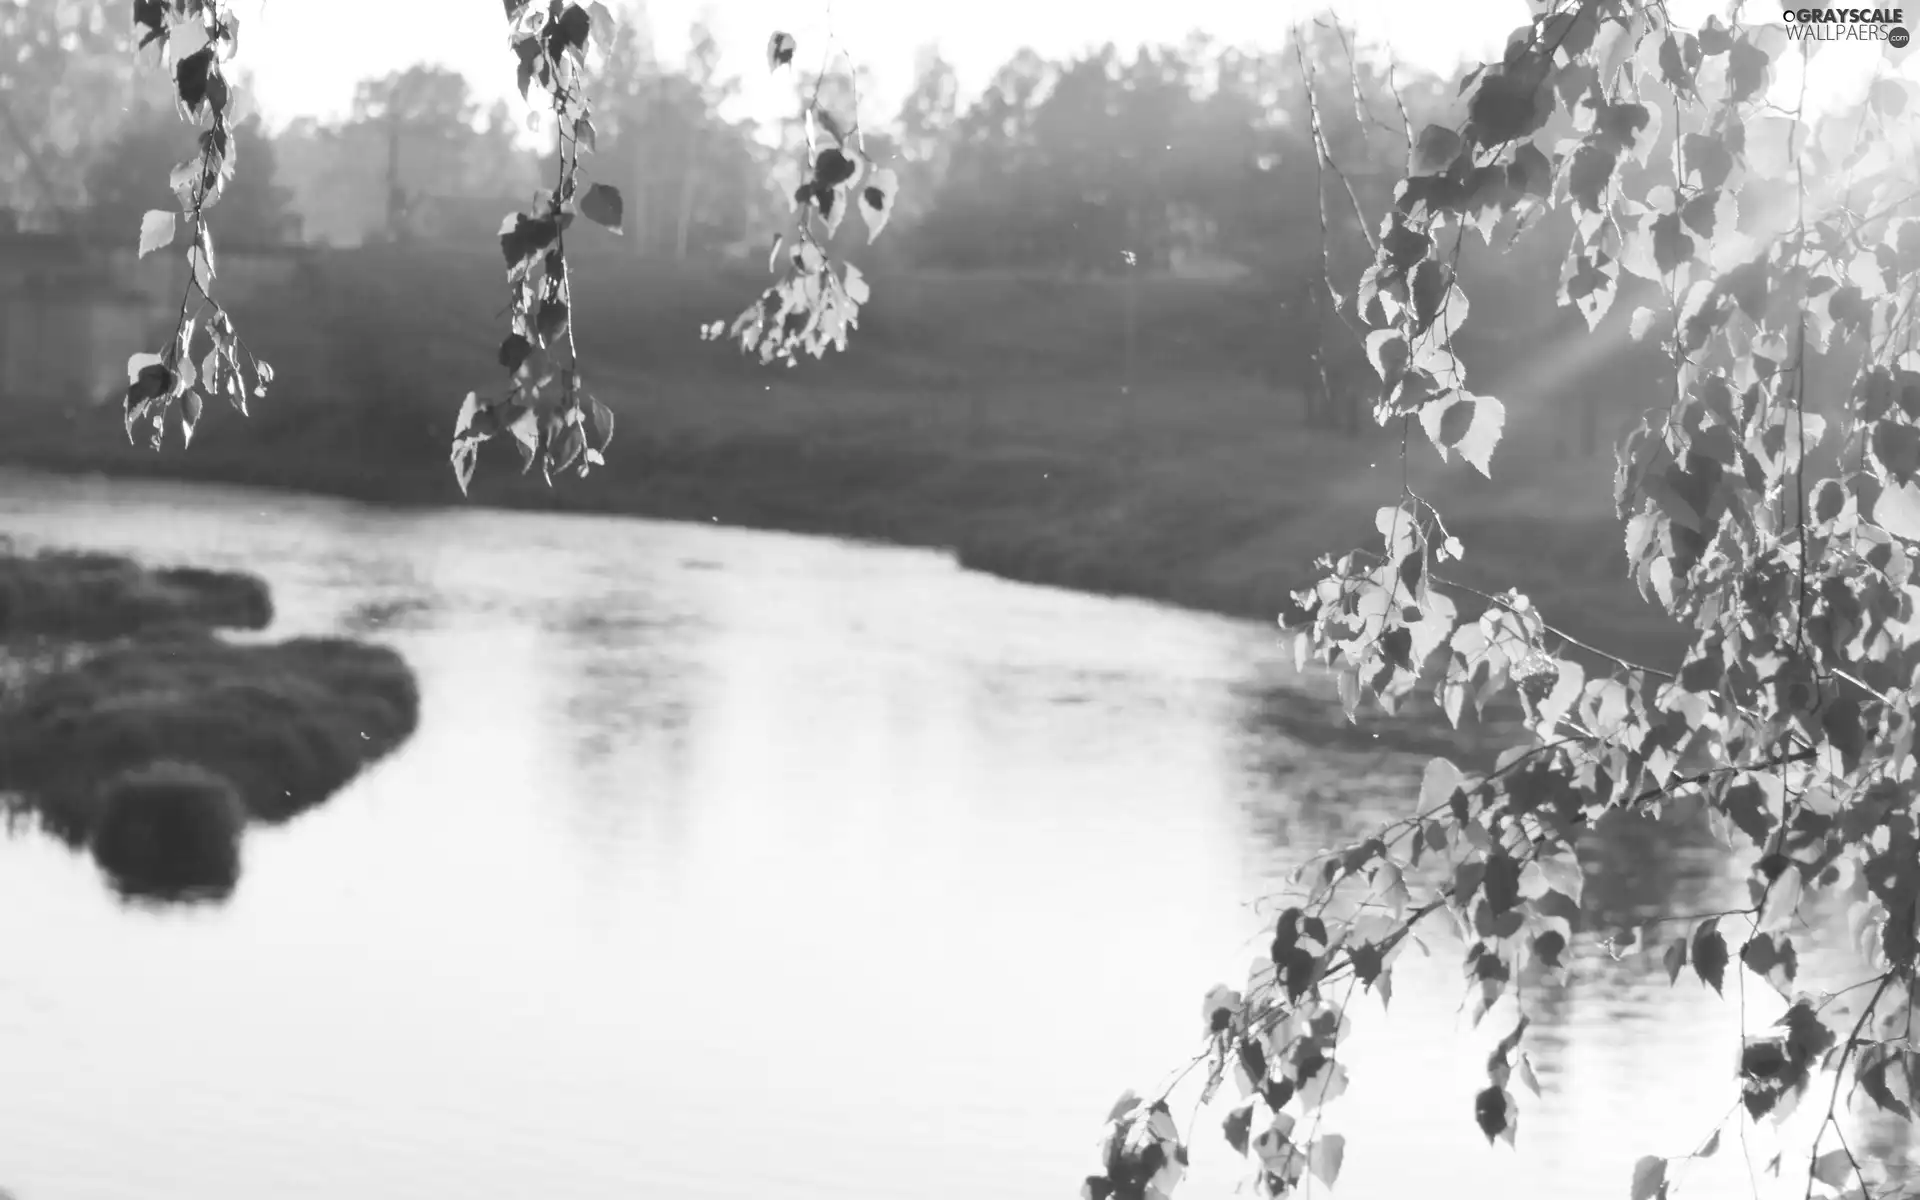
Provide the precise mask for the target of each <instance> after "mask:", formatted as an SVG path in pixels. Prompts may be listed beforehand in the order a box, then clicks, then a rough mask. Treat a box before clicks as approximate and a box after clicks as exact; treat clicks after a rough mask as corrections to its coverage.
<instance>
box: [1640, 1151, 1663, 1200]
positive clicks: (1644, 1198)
mask: <svg viewBox="0 0 1920 1200" xmlns="http://www.w3.org/2000/svg"><path fill="white" fill-rule="evenodd" d="M1666 1190H1667V1160H1666V1159H1664V1158H1658V1157H1656V1156H1654V1155H1651V1154H1649V1155H1647V1156H1646V1157H1645V1158H1642V1159H1641V1160H1640V1161H1639V1162H1636V1163H1634V1164H1633V1192H1632V1200H1655V1197H1658V1196H1663V1195H1665V1194H1666Z"/></svg>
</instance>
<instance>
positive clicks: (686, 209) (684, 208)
mask: <svg viewBox="0 0 1920 1200" xmlns="http://www.w3.org/2000/svg"><path fill="white" fill-rule="evenodd" d="M697 172H698V168H689V169H688V170H687V171H686V173H685V174H684V175H682V176H681V184H680V226H679V228H678V229H677V230H675V231H674V241H673V257H674V261H675V262H685V261H687V230H688V228H689V227H690V226H691V225H692V223H693V201H694V197H695V196H696V195H698V192H699V183H700V180H699V175H698V173H697Z"/></svg>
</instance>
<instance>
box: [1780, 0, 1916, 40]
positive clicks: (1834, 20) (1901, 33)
mask: <svg viewBox="0 0 1920 1200" xmlns="http://www.w3.org/2000/svg"><path fill="white" fill-rule="evenodd" d="M1780 19H1781V21H1782V22H1783V23H1784V24H1785V25H1786V27H1787V36H1789V37H1792V38H1795V39H1810V40H1812V41H1816V42H1880V41H1884V42H1886V43H1888V44H1889V45H1891V46H1892V47H1893V48H1894V49H1896V50H1900V49H1904V48H1905V47H1906V44H1907V31H1906V28H1905V27H1904V26H1903V25H1902V24H1901V22H1903V21H1905V20H1906V19H1907V15H1906V10H1904V9H1899V8H1789V9H1783V10H1782V11H1781V13H1780Z"/></svg>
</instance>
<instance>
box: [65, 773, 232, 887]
mask: <svg viewBox="0 0 1920 1200" xmlns="http://www.w3.org/2000/svg"><path fill="white" fill-rule="evenodd" d="M99 797H100V798H99V810H98V814H97V816H96V819H95V821H94V825H93V829H92V831H91V833H90V835H89V837H88V847H89V849H91V850H92V852H93V859H94V862H96V863H98V864H99V866H100V869H101V870H102V871H103V872H105V873H106V876H107V878H108V879H109V880H111V881H112V883H113V886H114V889H115V890H116V891H118V892H119V893H120V894H121V895H122V896H123V897H127V898H130V899H149V900H160V901H167V902H191V901H203V900H224V899H226V898H227V897H228V896H229V895H231V894H232V893H233V889H234V888H235V886H237V885H238V884H239V882H240V840H241V836H242V835H243V834H244V833H245V831H246V825H247V811H246V806H245V804H244V803H243V802H242V801H241V799H240V793H239V792H238V791H237V790H236V789H235V788H234V786H233V783H232V782H231V781H230V780H228V779H226V778H225V777H224V776H221V775H217V774H215V773H213V772H212V771H208V770H205V769H203V768H200V767H196V766H193V765H191V764H189V763H180V762H171V761H165V760H162V761H159V762H152V763H148V764H146V765H145V766H142V767H136V768H133V769H132V770H129V771H124V772H122V773H120V774H118V775H116V776H114V777H112V778H111V779H108V780H107V781H106V782H105V783H104V784H102V785H101V788H100V793H99Z"/></svg>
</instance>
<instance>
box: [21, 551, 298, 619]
mask: <svg viewBox="0 0 1920 1200" xmlns="http://www.w3.org/2000/svg"><path fill="white" fill-rule="evenodd" d="M272 619H273V603H272V600H271V598H270V597H269V595H268V592H267V585H266V584H265V583H264V582H263V581H262V580H260V579H259V578H258V577H256V576H252V575H245V574H241V573H238V572H232V571H208V570H203V569H200V568H197V567H179V568H171V569H162V570H157V571H154V570H148V569H147V568H145V567H142V566H140V565H139V564H138V563H135V562H133V561H132V560H131V559H127V558H122V557H120V556H118V555H112V554H93V553H80V552H74V551H64V550H48V551H42V552H40V553H38V554H32V555H18V554H10V553H6V552H5V550H4V548H0V641H3V640H11V639H17V638H22V637H57V638H67V639H75V640H81V641H91V640H95V639H102V638H115V637H124V636H127V635H129V634H134V633H139V632H141V631H142V630H147V629H153V628H156V627H159V626H165V625H178V624H192V625H206V626H213V627H217V628H227V629H264V628H266V626H267V623H268V622H269V621H271V620H272Z"/></svg>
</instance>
